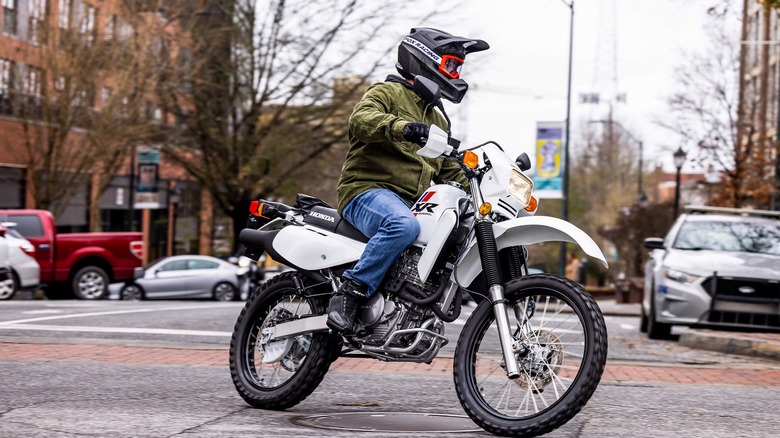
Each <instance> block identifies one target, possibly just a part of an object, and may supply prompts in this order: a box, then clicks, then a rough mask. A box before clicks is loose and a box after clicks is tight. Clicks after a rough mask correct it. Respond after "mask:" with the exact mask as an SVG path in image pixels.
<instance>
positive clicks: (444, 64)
mask: <svg viewBox="0 0 780 438" xmlns="http://www.w3.org/2000/svg"><path fill="white" fill-rule="evenodd" d="M462 68H463V58H459V57H457V56H453V55H444V56H442V57H441V64H439V70H440V71H441V72H442V73H444V74H445V75H447V76H448V77H450V78H451V79H458V78H460V70H461V69H462Z"/></svg>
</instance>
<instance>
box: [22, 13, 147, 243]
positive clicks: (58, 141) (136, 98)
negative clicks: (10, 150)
mask: <svg viewBox="0 0 780 438" xmlns="http://www.w3.org/2000/svg"><path fill="white" fill-rule="evenodd" d="M49 3H51V2H49ZM31 4H33V5H37V6H36V7H42V6H41V5H44V4H45V3H44V2H38V3H31ZM96 14H97V9H96V8H94V7H91V6H88V5H84V7H83V8H78V9H77V10H69V9H65V10H62V11H59V14H58V20H53V19H51V18H52V16H53V14H52V11H51V9H49V10H42V9H41V10H36V11H31V22H30V26H29V29H28V32H29V33H28V35H26V37H27V39H28V41H29V43H25V44H21V45H20V47H22V50H23V51H24V58H26V59H29V60H30V63H29V64H27V65H18V66H15V70H14V81H13V82H14V84H15V86H14V91H13V94H12V99H11V100H10V101H9V106H10V108H9V109H10V113H11V114H12V115H13V117H14V118H15V119H16V120H17V121H18V123H19V124H20V125H21V132H22V136H21V137H22V141H21V145H12V144H9V145H8V146H9V147H14V148H16V151H17V153H18V154H19V156H20V157H21V159H22V161H23V163H24V164H25V166H26V167H27V180H28V184H30V187H31V190H30V191H31V193H32V197H33V199H34V200H35V204H36V207H37V208H41V209H47V210H51V211H52V212H53V213H54V215H55V216H58V215H60V214H61V213H62V212H63V211H64V209H65V208H66V207H67V206H68V204H69V203H70V202H71V200H72V199H73V198H74V196H76V195H77V193H80V192H84V191H85V190H86V188H87V187H88V186H89V183H90V182H96V183H97V187H93V193H97V195H98V196H99V195H100V194H102V193H103V192H104V191H105V189H106V187H107V185H108V183H109V181H110V178H111V177H112V176H113V175H114V174H115V173H117V172H118V171H119V169H120V168H121V167H122V166H124V165H126V161H127V157H128V155H127V152H128V151H129V149H128V147H127V146H128V144H129V143H132V142H134V141H137V140H138V139H139V138H140V137H141V136H140V135H139V134H140V132H141V131H143V129H141V128H140V126H141V125H142V124H143V123H142V114H141V113H140V111H139V107H140V105H141V104H142V102H143V95H144V92H145V91H144V88H143V83H144V82H143V80H140V78H141V77H142V74H141V67H142V63H141V61H140V58H139V53H142V51H139V48H138V47H137V46H136V44H137V42H136V41H133V38H132V37H133V32H132V27H131V25H130V23H126V22H124V21H123V22H120V23H119V24H118V25H117V26H116V27H114V28H111V29H110V31H111V34H99V33H98V31H97V28H96V19H97V17H96ZM95 176H97V178H95ZM90 215H91V219H92V220H91V221H90V222H91V224H92V225H93V227H94V226H97V227H99V225H100V221H99V220H97V219H98V218H99V214H98V209H97V208H93V209H92V212H91V213H90ZM93 229H94V228H93Z"/></svg>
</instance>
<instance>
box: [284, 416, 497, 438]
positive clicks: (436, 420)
mask: <svg viewBox="0 0 780 438" xmlns="http://www.w3.org/2000/svg"><path fill="white" fill-rule="evenodd" d="M291 421H292V422H293V423H295V424H297V425H300V426H309V427H317V428H320V429H333V430H350V431H360V432H399V433H408V432H427V433H436V432H441V433H445V432H446V433H453V432H456V433H458V432H462V433H474V432H481V431H482V429H480V428H479V427H478V426H477V425H475V424H474V422H473V421H471V419H470V418H469V417H466V416H464V415H450V414H433V413H414V412H346V413H339V414H322V415H307V416H304V417H295V418H293V419H292V420H291Z"/></svg>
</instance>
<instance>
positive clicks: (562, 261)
mask: <svg viewBox="0 0 780 438" xmlns="http://www.w3.org/2000/svg"><path fill="white" fill-rule="evenodd" d="M561 1H562V2H563V4H565V5H566V6H567V7H568V8H569V10H570V11H571V13H570V15H569V78H568V85H567V89H566V143H565V145H564V147H563V163H564V166H563V187H562V188H561V191H562V192H563V193H562V194H563V204H562V206H561V219H563V220H565V221H568V220H569V137H570V136H569V120H570V119H571V70H572V69H571V67H572V51H573V49H574V0H571V1H569V2H568V3H567V2H566V1H565V0H561ZM558 270H559V271H560V274H561V275H564V273H565V272H566V242H561V250H560V258H559V260H558Z"/></svg>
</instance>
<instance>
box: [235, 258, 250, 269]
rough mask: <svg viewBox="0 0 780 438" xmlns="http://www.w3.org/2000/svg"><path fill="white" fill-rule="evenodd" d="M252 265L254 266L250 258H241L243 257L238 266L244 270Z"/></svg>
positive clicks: (239, 259)
mask: <svg viewBox="0 0 780 438" xmlns="http://www.w3.org/2000/svg"><path fill="white" fill-rule="evenodd" d="M251 264H252V259H250V258H249V257H244V256H241V257H239V258H238V263H237V265H238V266H240V267H242V268H246V267H248V266H249V265H251Z"/></svg>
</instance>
